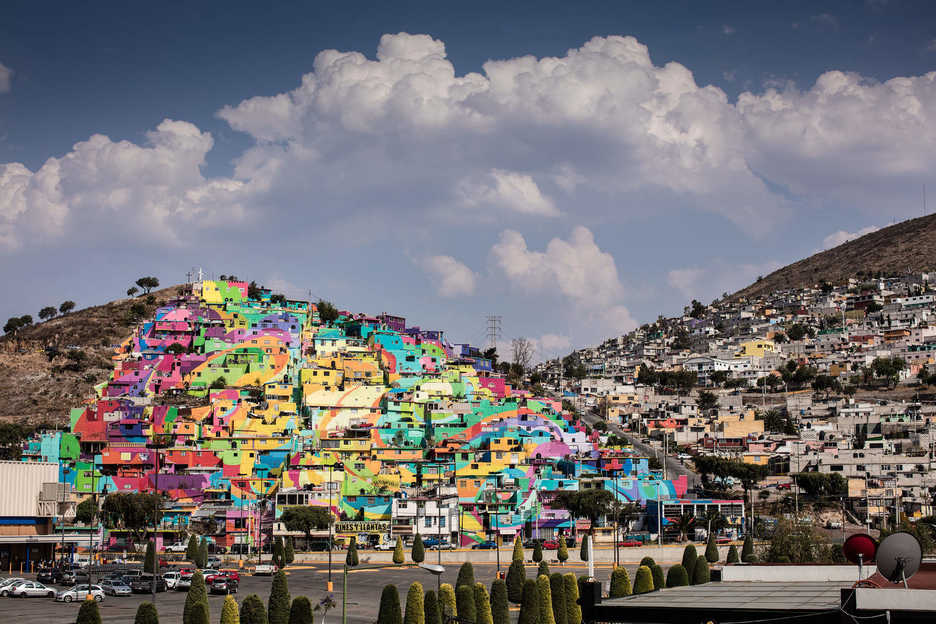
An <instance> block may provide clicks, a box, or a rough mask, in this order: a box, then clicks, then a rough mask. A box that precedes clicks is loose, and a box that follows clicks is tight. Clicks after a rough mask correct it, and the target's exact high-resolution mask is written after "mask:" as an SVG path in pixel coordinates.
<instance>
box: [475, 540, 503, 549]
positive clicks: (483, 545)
mask: <svg viewBox="0 0 936 624" xmlns="http://www.w3.org/2000/svg"><path fill="white" fill-rule="evenodd" d="M471 550H497V542H495V541H493V540H487V541H486V542H478V543H477V544H475V545H474V546H472V547H471Z"/></svg>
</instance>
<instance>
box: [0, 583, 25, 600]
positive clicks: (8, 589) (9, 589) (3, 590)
mask: <svg viewBox="0 0 936 624" xmlns="http://www.w3.org/2000/svg"><path fill="white" fill-rule="evenodd" d="M28 582H29V581H27V580H26V579H15V580H13V581H12V582H11V583H8V584H6V585H4V586H3V587H0V596H3V597H4V598H6V597H7V596H11V595H13V590H14V589H16V588H17V586H19V585H20V584H21V583H28Z"/></svg>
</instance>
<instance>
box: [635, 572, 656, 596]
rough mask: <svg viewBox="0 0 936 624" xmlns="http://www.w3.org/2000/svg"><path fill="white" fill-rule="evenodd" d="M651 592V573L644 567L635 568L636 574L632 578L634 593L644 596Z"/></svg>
mask: <svg viewBox="0 0 936 624" xmlns="http://www.w3.org/2000/svg"><path fill="white" fill-rule="evenodd" d="M652 591H653V573H652V572H650V568H648V567H647V566H645V565H642V566H640V567H639V568H637V574H636V575H635V576H634V593H635V594H646V593H649V592H652Z"/></svg>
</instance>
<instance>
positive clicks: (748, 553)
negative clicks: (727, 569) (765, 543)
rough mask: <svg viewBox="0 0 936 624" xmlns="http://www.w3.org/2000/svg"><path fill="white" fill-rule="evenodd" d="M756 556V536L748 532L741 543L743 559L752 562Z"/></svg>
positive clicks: (745, 561)
mask: <svg viewBox="0 0 936 624" xmlns="http://www.w3.org/2000/svg"><path fill="white" fill-rule="evenodd" d="M753 557H754V537H753V536H752V535H751V534H750V533H748V534H747V535H745V536H744V544H742V545H741V561H743V562H744V563H750V562H751V561H753Z"/></svg>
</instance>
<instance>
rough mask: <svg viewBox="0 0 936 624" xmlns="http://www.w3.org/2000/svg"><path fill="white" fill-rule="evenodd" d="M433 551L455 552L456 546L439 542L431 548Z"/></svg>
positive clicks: (451, 543) (452, 543)
mask: <svg viewBox="0 0 936 624" xmlns="http://www.w3.org/2000/svg"><path fill="white" fill-rule="evenodd" d="M432 549H433V550H457V549H458V545H457V544H455V542H440V543H439V544H437V545H435V546H433V547H432Z"/></svg>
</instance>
